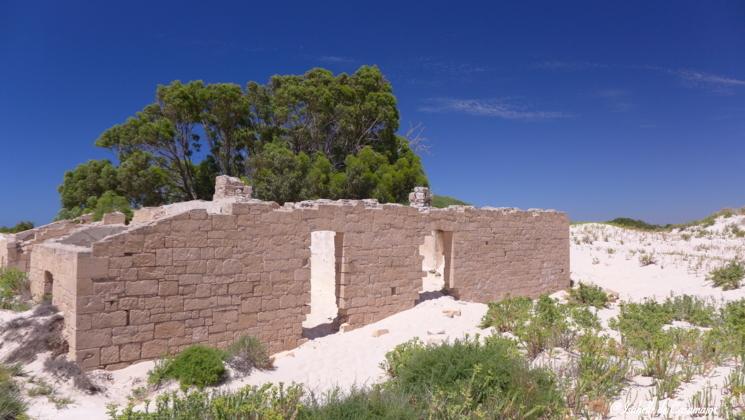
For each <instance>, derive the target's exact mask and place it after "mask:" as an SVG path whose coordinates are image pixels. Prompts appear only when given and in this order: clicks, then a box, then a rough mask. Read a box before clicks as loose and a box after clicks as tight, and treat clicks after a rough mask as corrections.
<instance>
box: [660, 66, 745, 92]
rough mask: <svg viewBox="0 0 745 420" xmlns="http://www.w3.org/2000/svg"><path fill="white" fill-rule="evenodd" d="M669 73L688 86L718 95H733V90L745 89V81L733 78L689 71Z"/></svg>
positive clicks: (682, 70) (681, 70) (672, 71)
mask: <svg viewBox="0 0 745 420" xmlns="http://www.w3.org/2000/svg"><path fill="white" fill-rule="evenodd" d="M668 71H669V72H671V73H673V74H675V75H677V76H678V77H679V78H680V79H681V80H683V82H685V83H687V84H690V85H693V86H696V87H703V88H706V89H709V90H711V91H713V92H716V93H724V94H731V93H733V88H739V87H745V79H735V78H733V77H728V76H722V75H718V74H711V73H704V72H700V71H695V70H688V69H680V70H668Z"/></svg>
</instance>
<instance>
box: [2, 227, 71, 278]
mask: <svg viewBox="0 0 745 420" xmlns="http://www.w3.org/2000/svg"><path fill="white" fill-rule="evenodd" d="M81 223H85V220H82V218H79V219H75V220H61V221H58V222H53V223H50V224H48V225H44V226H39V227H36V228H33V229H29V230H26V231H23V232H19V233H17V234H0V267H13V268H17V269H19V270H21V271H24V272H28V271H29V263H30V260H31V251H32V250H33V247H34V245H36V244H38V243H41V242H44V241H46V240H48V239H54V238H60V237H63V236H65V235H67V234H69V233H70V232H72V231H73V230H75V229H77V228H79V227H80V226H81Z"/></svg>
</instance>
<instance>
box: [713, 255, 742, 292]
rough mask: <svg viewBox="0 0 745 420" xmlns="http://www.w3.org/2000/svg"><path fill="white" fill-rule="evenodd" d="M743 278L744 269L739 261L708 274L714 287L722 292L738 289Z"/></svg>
mask: <svg viewBox="0 0 745 420" xmlns="http://www.w3.org/2000/svg"><path fill="white" fill-rule="evenodd" d="M743 277H745V267H743V265H742V264H741V263H740V262H739V261H731V262H730V263H728V264H727V265H725V266H723V267H720V268H717V269H716V270H714V271H712V272H711V273H709V280H711V282H712V283H713V284H714V286H715V287H721V288H722V290H733V289H739V288H740V283H741V282H742V279H743Z"/></svg>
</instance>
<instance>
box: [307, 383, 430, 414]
mask: <svg viewBox="0 0 745 420" xmlns="http://www.w3.org/2000/svg"><path fill="white" fill-rule="evenodd" d="M423 411H424V410H422V408H421V407H417V406H415V405H414V404H412V403H411V399H410V397H409V396H408V395H406V394H404V393H401V392H396V391H395V390H388V389H386V388H385V387H384V386H376V387H373V388H371V389H364V388H362V389H358V388H353V389H352V390H350V391H349V392H342V391H340V390H339V389H335V390H332V391H330V392H328V393H326V394H325V395H322V396H321V398H316V397H315V396H311V397H310V398H308V400H307V401H306V402H305V404H304V406H303V408H302V409H301V410H300V413H299V416H298V418H300V419H312V420H328V419H350V420H352V419H391V420H393V419H417V418H423V417H424V416H423Z"/></svg>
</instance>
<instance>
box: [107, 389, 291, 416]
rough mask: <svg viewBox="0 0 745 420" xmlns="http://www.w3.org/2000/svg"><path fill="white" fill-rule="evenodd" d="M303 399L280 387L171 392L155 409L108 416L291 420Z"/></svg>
mask: <svg viewBox="0 0 745 420" xmlns="http://www.w3.org/2000/svg"><path fill="white" fill-rule="evenodd" d="M302 396H303V390H302V388H301V387H300V386H298V385H292V386H289V387H284V386H283V385H281V384H280V385H278V386H274V385H270V384H266V385H263V386H261V387H256V386H247V387H245V388H242V389H240V390H238V391H235V392H220V391H215V392H213V393H207V392H204V391H191V392H189V393H183V394H179V393H176V392H171V393H165V394H162V395H160V396H158V398H157V399H156V401H155V405H154V407H150V406H147V407H146V409H145V411H135V410H134V403H130V404H129V405H127V407H125V408H124V409H123V410H122V411H121V412H119V410H118V409H117V407H116V406H110V407H109V410H108V414H109V417H110V418H111V419H116V420H161V419H184V420H186V419H204V420H218V419H220V420H222V419H270V420H274V419H277V420H279V419H293V418H297V415H298V413H299V411H300V408H301V404H300V400H301V398H302Z"/></svg>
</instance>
